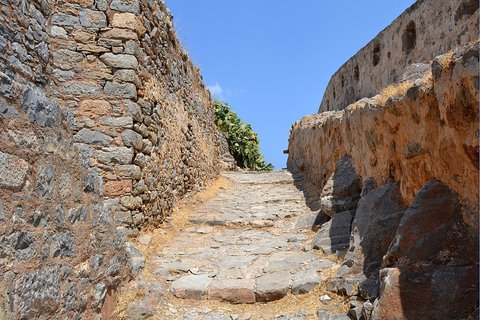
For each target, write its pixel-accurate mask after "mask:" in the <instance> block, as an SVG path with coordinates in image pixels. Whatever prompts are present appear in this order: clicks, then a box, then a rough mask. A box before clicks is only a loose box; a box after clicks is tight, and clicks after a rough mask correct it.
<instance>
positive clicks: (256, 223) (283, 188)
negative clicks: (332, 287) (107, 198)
mask: <svg viewBox="0 0 480 320" xmlns="http://www.w3.org/2000/svg"><path fill="white" fill-rule="evenodd" d="M315 217H316V214H315V212H312V211H311V210H310V209H309V208H308V207H307V206H306V205H305V199H304V197H303V193H302V192H301V191H300V190H298V189H297V188H296V187H295V186H294V184H293V179H292V177H291V175H290V174H289V173H288V172H286V171H277V172H272V173H225V174H223V176H222V178H220V179H219V180H218V181H217V182H216V183H215V184H214V186H213V187H211V188H210V189H209V190H207V191H206V192H204V193H202V194H200V196H198V197H197V199H196V201H192V203H191V204H190V205H187V206H186V207H184V208H183V209H182V210H180V211H179V212H175V213H173V214H172V218H171V220H170V221H167V223H166V224H165V225H164V226H162V227H161V228H159V229H157V230H154V231H153V232H151V233H146V234H142V235H141V236H140V237H139V241H138V242H139V244H138V245H139V247H140V248H141V249H142V251H143V254H144V255H145V257H146V263H145V270H144V271H143V272H142V274H141V275H140V276H139V277H138V278H137V279H136V280H135V281H133V282H131V283H130V285H129V287H128V288H127V290H126V292H125V293H124V294H123V295H122V296H121V297H120V303H119V305H118V308H117V313H116V316H117V317H118V318H126V319H146V318H149V317H151V318H152V319H191V320H194V319H201V320H208V319H209V320H214V319H218V320H230V319H318V318H319V316H318V314H320V318H321V319H323V318H324V319H343V318H342V317H340V316H338V317H337V316H335V315H330V316H329V315H328V314H326V313H325V312H331V313H336V312H342V311H345V310H344V309H342V307H343V304H342V302H341V300H340V298H339V297H336V296H334V295H332V294H331V293H328V295H329V298H331V300H328V298H327V300H325V301H320V296H322V295H324V294H326V292H325V291H324V290H325V289H324V288H325V285H326V282H327V281H328V279H329V277H330V276H331V275H332V274H333V273H334V272H335V270H337V269H338V265H337V263H336V259H335V257H334V256H333V257H332V256H325V255H322V254H321V253H319V252H317V251H315V250H313V249H312V240H313V238H314V236H315V233H314V232H313V231H312V230H311V226H312V224H313V222H314V219H315ZM319 310H324V311H320V312H319ZM325 310H326V311H325ZM322 312H323V313H322ZM322 314H325V316H322ZM322 317H323V318H322ZM347 319H348V318H347Z"/></svg>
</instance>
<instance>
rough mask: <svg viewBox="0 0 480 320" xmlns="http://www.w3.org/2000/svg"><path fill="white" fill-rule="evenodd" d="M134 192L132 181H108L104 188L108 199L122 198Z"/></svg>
mask: <svg viewBox="0 0 480 320" xmlns="http://www.w3.org/2000/svg"><path fill="white" fill-rule="evenodd" d="M130 191H132V180H120V181H107V182H105V186H104V194H105V196H107V197H111V196H120V195H122V194H126V193H129V192H130Z"/></svg>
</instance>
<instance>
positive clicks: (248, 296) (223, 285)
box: [208, 279, 255, 303]
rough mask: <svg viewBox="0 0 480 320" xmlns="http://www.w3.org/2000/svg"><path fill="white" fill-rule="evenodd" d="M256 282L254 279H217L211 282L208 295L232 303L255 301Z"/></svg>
mask: <svg viewBox="0 0 480 320" xmlns="http://www.w3.org/2000/svg"><path fill="white" fill-rule="evenodd" d="M254 284H255V280H253V279H225V280H216V281H214V282H213V283H212V284H211V286H210V289H209V292H208V296H209V298H210V299H216V300H224V301H228V302H232V303H255V292H254Z"/></svg>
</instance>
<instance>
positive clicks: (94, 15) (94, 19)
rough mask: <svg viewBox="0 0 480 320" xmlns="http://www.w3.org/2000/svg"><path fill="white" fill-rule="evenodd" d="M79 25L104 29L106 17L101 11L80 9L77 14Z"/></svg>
mask: <svg viewBox="0 0 480 320" xmlns="http://www.w3.org/2000/svg"><path fill="white" fill-rule="evenodd" d="M79 17H80V24H81V25H82V26H83V27H87V28H105V27H106V26H107V17H106V16H105V13H103V12H101V11H95V10H89V9H82V10H80V12H79Z"/></svg>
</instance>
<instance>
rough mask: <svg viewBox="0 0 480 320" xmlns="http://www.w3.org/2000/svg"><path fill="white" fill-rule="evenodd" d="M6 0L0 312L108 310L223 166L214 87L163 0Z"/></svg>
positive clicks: (58, 314)
mask: <svg viewBox="0 0 480 320" xmlns="http://www.w3.org/2000/svg"><path fill="white" fill-rule="evenodd" d="M0 3H1V9H0V10H1V14H0V67H1V68H0V319H47V318H48V319H52V318H54V319H57V318H58V319H66V318H72V319H80V318H83V319H96V318H104V319H106V318H108V315H109V313H110V312H112V310H113V309H112V308H113V307H114V305H115V299H116V291H117V288H118V287H119V286H121V285H122V284H123V283H124V282H125V281H126V280H127V279H128V278H129V277H131V276H132V275H134V274H136V273H137V272H138V271H139V269H141V268H142V266H143V258H142V257H141V255H140V252H139V251H138V249H137V248H136V247H135V246H134V245H133V244H132V243H129V242H127V241H128V237H129V236H131V235H135V231H136V230H138V229H139V228H141V227H145V226H146V225H152V224H156V223H159V222H161V220H162V219H163V218H164V216H165V215H166V214H168V212H170V211H171V209H172V208H173V207H174V206H175V205H176V204H178V202H179V201H181V200H182V198H183V197H185V196H186V195H188V194H190V193H193V192H195V191H196V190H198V189H199V188H201V187H202V186H203V185H204V184H206V183H207V182H208V181H209V180H210V179H212V178H213V177H215V176H216V175H217V174H218V172H219V170H220V169H221V168H222V155H223V154H224V153H226V152H227V151H228V148H227V145H226V143H225V141H224V139H223V137H222V136H221V135H220V134H219V133H218V132H217V131H216V128H215V125H214V122H213V115H212V111H211V109H210V103H211V98H210V94H209V92H208V91H207V90H206V88H205V86H204V84H203V82H202V79H201V76H200V74H199V71H198V69H197V68H195V67H194V66H193V64H192V63H191V61H190V60H189V58H188V56H187V54H186V53H185V52H184V51H183V49H182V48H181V45H180V43H179V42H178V40H177V38H176V35H175V32H174V29H173V25H172V17H171V14H170V13H169V11H168V9H167V8H166V7H165V5H164V3H163V2H162V1H139V0H138V1H136V0H111V1H106V0H103V1H102V0H99V1H95V2H94V1H90V0H81V1H76V0H71V1H62V2H56V1H49V0H39V1H34V0H2V1H1V2H0Z"/></svg>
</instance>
